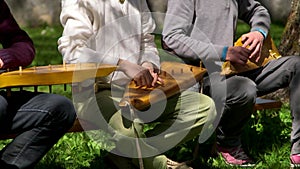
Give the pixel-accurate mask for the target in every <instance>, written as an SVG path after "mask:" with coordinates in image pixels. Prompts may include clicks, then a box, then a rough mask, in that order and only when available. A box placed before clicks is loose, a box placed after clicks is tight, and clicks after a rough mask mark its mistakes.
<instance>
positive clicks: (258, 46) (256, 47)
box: [242, 31, 264, 62]
mask: <svg viewBox="0 0 300 169" xmlns="http://www.w3.org/2000/svg"><path fill="white" fill-rule="evenodd" d="M263 41H264V36H263V35H262V34H261V33H260V32H259V31H253V32H249V33H247V34H244V35H242V42H243V46H242V47H245V48H246V47H247V48H248V49H249V50H250V51H251V55H250V57H249V59H250V60H251V61H254V62H259V60H260V57H261V50H262V46H263Z"/></svg>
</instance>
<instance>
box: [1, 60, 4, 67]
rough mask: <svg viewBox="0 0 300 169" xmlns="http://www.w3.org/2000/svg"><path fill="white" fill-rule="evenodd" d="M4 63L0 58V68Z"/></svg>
mask: <svg viewBox="0 0 300 169" xmlns="http://www.w3.org/2000/svg"><path fill="white" fill-rule="evenodd" d="M3 65H4V63H3V61H2V59H0V69H1V68H2V67H3Z"/></svg>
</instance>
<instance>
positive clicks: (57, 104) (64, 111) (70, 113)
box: [49, 94, 76, 127]
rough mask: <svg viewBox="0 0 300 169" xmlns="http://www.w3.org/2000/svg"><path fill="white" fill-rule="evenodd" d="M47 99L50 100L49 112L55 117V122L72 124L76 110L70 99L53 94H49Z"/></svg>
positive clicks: (65, 124) (64, 124)
mask: <svg viewBox="0 0 300 169" xmlns="http://www.w3.org/2000/svg"><path fill="white" fill-rule="evenodd" d="M49 100H51V109H50V113H51V115H52V116H53V117H54V118H55V119H56V123H60V124H62V125H63V126H68V127H69V126H72V125H73V123H74V121H75V118H76V111H75V108H74V105H73V103H72V102H71V100H69V99H68V98H66V97H64V96H60V95H55V94H51V95H50V97H49Z"/></svg>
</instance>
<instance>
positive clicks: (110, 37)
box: [58, 0, 160, 80]
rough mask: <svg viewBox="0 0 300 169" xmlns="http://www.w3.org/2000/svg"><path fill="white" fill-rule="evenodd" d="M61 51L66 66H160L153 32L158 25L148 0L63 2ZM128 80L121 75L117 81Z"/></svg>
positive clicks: (117, 77)
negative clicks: (129, 63)
mask: <svg viewBox="0 0 300 169" xmlns="http://www.w3.org/2000/svg"><path fill="white" fill-rule="evenodd" d="M60 21H61V24H62V25H63V27H64V30H63V34H62V36H61V37H60V38H59V40H58V50H59V51H60V52H61V54H62V55H63V60H64V61H66V63H78V62H81V63H82V62H97V63H104V64H112V65H116V64H117V62H118V60H119V59H124V60H128V61H130V62H132V63H136V64H139V65H141V64H142V63H143V62H145V61H148V62H151V63H153V64H154V65H156V66H157V67H159V66H160V64H159V62H160V60H159V56H158V51H157V48H156V46H155V43H154V36H153V35H151V33H152V32H153V31H154V29H155V23H154V21H153V19H152V16H151V13H150V11H149V9H148V6H147V3H146V1H145V0H125V2H124V3H123V4H122V3H120V2H119V0H62V12H61V16H60ZM122 78H126V75H125V74H124V73H122V72H116V73H114V79H116V80H117V79H122Z"/></svg>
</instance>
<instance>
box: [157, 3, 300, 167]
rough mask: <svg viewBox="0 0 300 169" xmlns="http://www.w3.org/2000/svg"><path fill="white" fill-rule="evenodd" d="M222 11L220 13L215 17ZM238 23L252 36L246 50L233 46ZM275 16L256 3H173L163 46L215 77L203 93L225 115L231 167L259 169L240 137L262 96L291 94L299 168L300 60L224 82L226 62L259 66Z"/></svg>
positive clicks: (221, 148)
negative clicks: (245, 25)
mask: <svg viewBox="0 0 300 169" xmlns="http://www.w3.org/2000/svg"><path fill="white" fill-rule="evenodd" d="M216 11H218V12H216ZM238 19H241V20H243V21H245V23H248V24H249V26H250V28H251V30H250V32H249V33H246V34H244V35H242V37H241V38H242V42H243V45H242V46H233V42H234V38H235V32H236V26H237V21H238ZM270 22H271V20H270V16H269V13H268V11H267V9H266V8H265V7H263V6H262V5H261V4H260V3H259V2H257V1H255V0H234V1H207V0H189V1H182V0H169V1H168V9H167V15H166V17H165V23H164V28H163V41H164V42H165V44H166V46H168V47H169V48H170V49H172V50H173V51H174V52H175V53H176V54H177V55H178V56H181V57H182V58H183V59H184V60H185V61H187V62H194V63H198V60H202V61H203V62H204V66H205V67H206V68H207V69H208V72H210V74H209V76H208V77H207V78H205V79H204V87H203V88H204V89H203V91H204V93H205V94H208V95H210V96H212V98H213V99H214V101H215V103H216V105H217V111H218V112H220V114H221V113H222V117H221V120H220V123H219V126H218V128H217V130H216V135H217V150H218V152H219V153H220V154H221V155H222V157H223V158H224V160H225V161H226V162H227V163H228V164H230V165H237V166H254V164H255V162H254V161H253V160H252V159H251V158H250V157H249V156H248V155H247V154H246V153H245V152H244V150H243V148H242V142H241V133H242V131H243V127H244V126H245V125H246V124H247V123H246V122H247V121H248V120H249V119H250V117H251V114H252V112H253V106H254V104H255V100H256V97H257V96H262V95H265V94H268V93H271V92H274V91H276V90H277V89H280V88H285V87H289V88H290V105H291V114H292V119H293V124H292V129H293V130H292V133H291V141H292V145H291V155H290V159H291V164H292V165H296V166H297V165H300V134H299V132H300V121H299V119H300V107H299V106H298V105H299V104H300V102H299V101H300V100H299V99H297V98H298V97H299V95H300V81H299V79H300V57H299V56H287V57H281V58H279V59H275V60H271V61H270V62H268V63H267V64H266V65H264V66H262V67H260V68H258V69H255V70H253V71H249V72H245V73H243V74H238V75H237V76H226V77H225V76H220V72H221V65H222V64H223V62H224V61H230V62H231V63H232V64H237V65H241V66H244V65H245V64H246V63H247V61H248V60H249V59H250V60H251V61H254V62H258V61H260V59H263V58H261V51H262V46H263V42H264V39H265V38H266V37H267V35H268V31H269V28H270Z"/></svg>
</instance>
